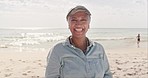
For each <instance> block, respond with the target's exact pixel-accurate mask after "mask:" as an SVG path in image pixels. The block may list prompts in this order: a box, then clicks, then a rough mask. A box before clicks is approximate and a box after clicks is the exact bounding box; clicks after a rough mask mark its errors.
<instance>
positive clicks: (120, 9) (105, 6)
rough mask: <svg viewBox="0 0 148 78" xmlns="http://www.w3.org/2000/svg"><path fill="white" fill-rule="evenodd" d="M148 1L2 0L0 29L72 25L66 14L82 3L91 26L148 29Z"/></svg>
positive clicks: (0, 4) (0, 2)
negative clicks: (86, 10) (68, 22)
mask: <svg viewBox="0 0 148 78" xmlns="http://www.w3.org/2000/svg"><path fill="white" fill-rule="evenodd" d="M147 3H148V2H147V0H0V28H20V29H23V28H68V24H67V21H66V15H67V13H68V12H69V11H70V9H71V8H73V7H75V6H77V5H82V6H85V7H86V8H87V9H89V11H90V12H91V14H92V15H91V23H90V27H91V28H147V24H148V23H147V21H148V19H147V12H148V11H147V9H148V8H147V6H148V5H147Z"/></svg>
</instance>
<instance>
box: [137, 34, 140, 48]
mask: <svg viewBox="0 0 148 78" xmlns="http://www.w3.org/2000/svg"><path fill="white" fill-rule="evenodd" d="M139 43H140V34H138V36H137V47H138V48H139Z"/></svg>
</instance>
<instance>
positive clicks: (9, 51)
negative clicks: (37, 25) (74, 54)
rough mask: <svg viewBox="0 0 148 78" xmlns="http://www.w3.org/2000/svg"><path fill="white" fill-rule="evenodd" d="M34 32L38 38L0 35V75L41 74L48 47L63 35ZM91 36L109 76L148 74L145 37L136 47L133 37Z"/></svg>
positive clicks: (27, 77)
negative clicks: (102, 51) (103, 55)
mask: <svg viewBox="0 0 148 78" xmlns="http://www.w3.org/2000/svg"><path fill="white" fill-rule="evenodd" d="M96 34H97V33H96ZM5 35H6V34H5ZM37 35H39V37H40V39H39V38H38V36H35V37H32V34H31V35H30V34H29V37H28V35H27V36H26V37H11V38H10V39H9V40H8V38H9V37H1V38H0V43H1V44H0V78H45V70H46V65H47V64H46V63H47V62H46V58H47V55H48V52H49V50H50V48H51V47H52V46H53V45H54V44H55V43H57V41H60V39H61V40H63V39H65V37H67V36H65V37H62V38H61V37H60V36H58V35H57V34H56V35H57V36H58V37H57V38H56V40H50V41H49V40H45V39H47V37H46V36H47V34H46V36H45V34H43V36H44V37H42V34H37ZM48 35H49V34H48ZM52 35H53V34H52ZM60 35H61V34H60ZM23 36H24V34H23ZM30 36H31V37H30ZM50 36H51V35H50ZM52 37H54V36H52ZM44 38H45V39H44ZM91 38H92V37H91ZM93 38H94V39H93V40H94V41H96V42H98V43H101V44H102V45H103V46H104V49H105V52H106V55H107V56H108V61H109V63H110V70H111V72H112V74H113V78H148V50H147V48H148V45H147V43H148V42H147V38H145V39H142V40H141V42H140V47H139V48H138V47H137V44H136V40H135V39H134V37H133V38H131V37H130V38H123V39H120V38H121V36H120V37H117V38H116V39H114V38H111V39H108V38H106V39H103V37H102V38H101V39H99V38H96V37H93ZM109 38H110V37H109ZM27 39H28V40H27ZM41 39H43V40H42V41H40V40H41ZM102 39H103V40H102ZM29 40H30V41H29ZM37 40H38V42H36V41H37ZM24 41H26V42H24ZM32 41H34V42H32ZM43 41H45V42H43ZM12 43H13V45H12ZM20 44H21V45H20Z"/></svg>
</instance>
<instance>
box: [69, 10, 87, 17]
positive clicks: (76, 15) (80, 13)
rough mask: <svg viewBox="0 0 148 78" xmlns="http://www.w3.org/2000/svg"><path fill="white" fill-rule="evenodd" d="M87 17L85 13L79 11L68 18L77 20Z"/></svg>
mask: <svg viewBox="0 0 148 78" xmlns="http://www.w3.org/2000/svg"><path fill="white" fill-rule="evenodd" d="M88 16H89V15H88V14H87V13H85V12H83V11H80V12H77V13H75V14H73V15H71V16H70V17H72V18H77V17H83V18H85V17H88Z"/></svg>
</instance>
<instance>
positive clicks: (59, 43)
mask: <svg viewBox="0 0 148 78" xmlns="http://www.w3.org/2000/svg"><path fill="white" fill-rule="evenodd" d="M63 43H64V41H58V42H56V43H55V44H53V46H52V47H51V49H52V50H53V49H54V50H58V49H59V48H62V47H63Z"/></svg>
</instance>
